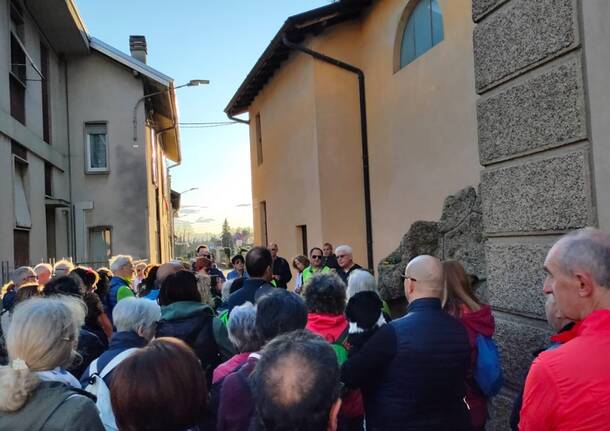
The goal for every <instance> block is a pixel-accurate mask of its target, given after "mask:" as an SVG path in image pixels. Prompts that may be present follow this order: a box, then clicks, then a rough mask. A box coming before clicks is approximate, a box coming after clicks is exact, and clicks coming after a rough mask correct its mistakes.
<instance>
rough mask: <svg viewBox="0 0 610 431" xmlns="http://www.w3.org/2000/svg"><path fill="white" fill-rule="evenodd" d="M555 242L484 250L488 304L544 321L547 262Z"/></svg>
mask: <svg viewBox="0 0 610 431" xmlns="http://www.w3.org/2000/svg"><path fill="white" fill-rule="evenodd" d="M551 245H552V242H549V241H545V242H542V243H539V244H538V243H536V244H533V243H511V244H504V243H494V242H493V240H492V241H488V242H487V245H486V247H485V255H486V256H485V257H486V259H487V271H488V273H487V290H488V296H489V303H490V304H491V305H492V306H493V307H495V308H498V309H501V310H504V311H515V312H519V313H526V314H531V315H533V316H538V317H541V318H544V317H545V315H544V300H545V299H544V295H543V294H542V284H543V282H544V277H545V273H544V270H543V265H544V259H545V257H546V254H547V252H548V250H549V249H550V247H551Z"/></svg>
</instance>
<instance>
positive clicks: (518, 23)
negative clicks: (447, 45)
mask: <svg viewBox="0 0 610 431" xmlns="http://www.w3.org/2000/svg"><path fill="white" fill-rule="evenodd" d="M486 3H487V2H486ZM492 3H493V2H492ZM577 22H578V21H577V19H576V1H575V0H536V1H532V0H513V1H512V2H511V3H510V4H509V5H507V7H505V8H502V9H500V10H498V11H497V12H496V13H494V14H493V15H491V16H489V17H488V18H487V19H486V20H484V21H483V22H481V23H480V24H478V25H477V26H476V27H475V29H474V35H473V37H474V63H475V78H476V87H477V90H478V91H479V92H481V91H483V90H484V89H487V88H489V87H491V86H493V85H496V84H498V83H500V82H502V81H503V80H505V79H507V78H509V77H511V76H513V75H515V74H517V73H519V72H521V71H523V70H525V69H527V68H529V67H531V66H533V65H536V64H538V63H541V62H543V61H546V60H549V59H552V58H555V57H556V56H558V55H560V54H562V53H563V52H565V51H566V50H569V49H571V48H573V47H575V46H577V45H578V43H579V39H578V24H577Z"/></svg>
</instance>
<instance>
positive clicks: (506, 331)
mask: <svg viewBox="0 0 610 431" xmlns="http://www.w3.org/2000/svg"><path fill="white" fill-rule="evenodd" d="M505 316H506V315H502V316H499V315H498V313H496V332H495V335H494V339H495V340H496V342H497V344H498V348H499V350H500V359H501V361H502V373H503V375H504V383H505V384H506V385H507V386H509V387H512V388H514V389H517V388H520V387H521V386H522V385H523V382H524V379H525V376H526V375H527V372H528V370H529V368H530V365H531V363H532V361H533V360H534V357H535V356H534V354H535V353H537V352H538V351H539V350H541V349H545V348H546V347H547V346H548V344H549V337H550V336H551V335H552V331H551V330H550V329H547V328H545V327H544V323H542V322H535V321H533V320H532V321H531V324H529V322H528V319H514V320H513V319H512V317H511V316H508V317H505Z"/></svg>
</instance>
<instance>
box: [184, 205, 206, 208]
mask: <svg viewBox="0 0 610 431" xmlns="http://www.w3.org/2000/svg"><path fill="white" fill-rule="evenodd" d="M180 208H182V209H189V208H207V207H206V206H205V205H182V206H181V207H180Z"/></svg>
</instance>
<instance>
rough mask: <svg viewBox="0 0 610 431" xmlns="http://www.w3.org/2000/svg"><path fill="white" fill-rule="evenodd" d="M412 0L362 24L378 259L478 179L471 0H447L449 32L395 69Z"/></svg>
mask: <svg viewBox="0 0 610 431" xmlns="http://www.w3.org/2000/svg"><path fill="white" fill-rule="evenodd" d="M408 3H409V2H408V1H405V0H384V1H383V2H377V6H376V7H375V8H373V9H372V11H371V12H370V13H369V14H368V15H367V16H366V17H365V19H364V20H363V25H362V52H363V66H364V69H365V72H366V77H367V101H368V120H369V139H370V152H369V155H370V160H371V195H372V206H373V235H374V256H375V262H376V263H378V262H379V261H380V259H382V258H384V257H386V256H387V255H388V254H389V253H390V252H391V251H392V250H394V249H395V248H396V247H397V246H398V243H399V241H400V239H401V237H402V235H403V234H404V233H405V232H407V230H408V229H409V226H410V225H411V224H412V223H413V222H415V221H417V220H438V219H439V218H440V215H441V210H442V204H443V200H444V199H445V197H447V196H448V195H450V194H453V193H455V192H457V191H458V190H460V189H461V188H464V187H466V186H469V185H476V184H478V182H479V171H480V167H479V163H478V160H479V159H478V147H477V130H476V112H475V90H474V67H473V48H472V25H473V24H472V18H471V2H470V1H468V0H440V2H439V3H440V7H441V10H442V13H443V24H444V33H445V37H444V40H443V41H442V42H441V43H439V44H438V45H436V46H435V47H433V48H432V49H431V50H429V51H428V52H426V53H425V54H424V55H422V56H421V57H419V58H417V59H416V60H415V61H414V62H412V63H410V64H409V65H407V66H406V67H405V68H403V69H401V70H399V71H398V72H396V73H393V72H394V58H393V52H394V45H395V43H396V36H397V29H398V25H399V21H400V18H401V16H402V13H403V11H404V9H405V7H406V6H407V5H408Z"/></svg>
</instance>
